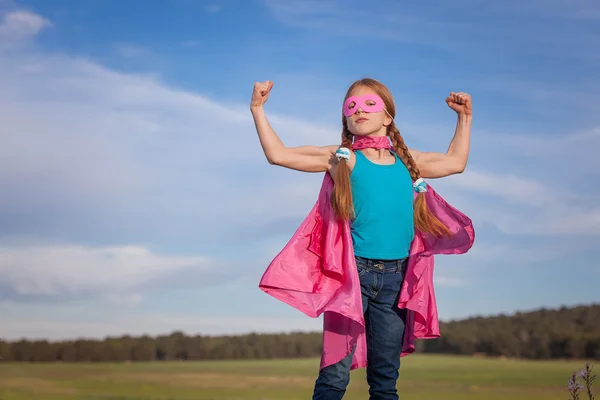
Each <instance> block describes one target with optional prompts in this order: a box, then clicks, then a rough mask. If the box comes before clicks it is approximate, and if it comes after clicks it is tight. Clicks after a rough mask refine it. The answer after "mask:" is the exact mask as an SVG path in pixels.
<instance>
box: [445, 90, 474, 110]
mask: <svg viewBox="0 0 600 400" xmlns="http://www.w3.org/2000/svg"><path fill="white" fill-rule="evenodd" d="M446 104H448V107H450V108H451V109H453V110H454V111H456V113H457V114H458V115H472V114H473V104H472V103H471V95H469V94H467V93H464V92H459V93H454V92H450V95H449V96H448V97H447V98H446Z"/></svg>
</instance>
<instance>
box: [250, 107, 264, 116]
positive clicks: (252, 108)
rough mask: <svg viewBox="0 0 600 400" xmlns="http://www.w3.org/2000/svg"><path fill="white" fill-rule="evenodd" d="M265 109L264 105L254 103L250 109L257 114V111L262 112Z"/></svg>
mask: <svg viewBox="0 0 600 400" xmlns="http://www.w3.org/2000/svg"><path fill="white" fill-rule="evenodd" d="M264 110H265V109H264V107H263V106H262V105H259V106H254V105H251V106H250V111H251V112H252V114H255V113H261V112H263V111H264Z"/></svg>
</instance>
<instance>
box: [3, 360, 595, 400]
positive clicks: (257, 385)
mask: <svg viewBox="0 0 600 400" xmlns="http://www.w3.org/2000/svg"><path fill="white" fill-rule="evenodd" d="M318 363H319V360H318V359H307V360H304V359H303V360H275V361H263V360H261V361H207V362H168V363H161V362H156V363H139V364H136V363H132V364H123V363H118V364H15V363H0V399H1V400H42V399H43V400H75V399H77V400H101V399H102V400H184V399H185V400H188V399H189V400H191V399H195V400H199V399H202V400H209V399H219V400H226V399H227V400H234V399H235V400H242V399H244V400H271V399H289V400H299V399H302V400H306V399H310V398H311V393H312V386H313V383H314V380H315V378H316V372H317V368H318ZM583 364H584V363H583V362H566V361H552V362H532V361H513V360H496V359H481V358H472V357H455V356H439V355H412V356H409V357H405V358H403V359H402V368H401V370H400V371H401V372H400V380H399V383H398V387H399V393H400V398H401V399H402V400H413V399H420V400H425V399H436V400H439V399H443V400H455V399H456V400H458V399H460V400H471V399H473V400H474V399H478V400H481V399H490V400H501V399H502V400H507V399H509V400H521V399H523V400H525V399H527V400H542V399H543V400H553V399H556V400H565V399H568V398H569V395H568V393H567V392H566V389H565V388H566V384H567V380H568V379H569V376H570V373H571V372H572V371H575V370H579V369H581V368H582V366H583ZM367 391H368V386H367V384H366V382H365V370H364V369H359V370H355V371H353V372H352V379H351V383H350V386H349V388H348V392H347V394H346V396H345V397H344V399H348V400H357V399H361V400H364V399H368V393H367Z"/></svg>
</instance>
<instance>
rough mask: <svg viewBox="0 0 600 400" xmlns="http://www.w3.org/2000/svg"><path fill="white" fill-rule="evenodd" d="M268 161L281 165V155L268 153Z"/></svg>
mask: <svg viewBox="0 0 600 400" xmlns="http://www.w3.org/2000/svg"><path fill="white" fill-rule="evenodd" d="M267 161H268V162H269V164H271V165H278V166H279V165H281V162H282V161H281V155H279V154H268V155H267Z"/></svg>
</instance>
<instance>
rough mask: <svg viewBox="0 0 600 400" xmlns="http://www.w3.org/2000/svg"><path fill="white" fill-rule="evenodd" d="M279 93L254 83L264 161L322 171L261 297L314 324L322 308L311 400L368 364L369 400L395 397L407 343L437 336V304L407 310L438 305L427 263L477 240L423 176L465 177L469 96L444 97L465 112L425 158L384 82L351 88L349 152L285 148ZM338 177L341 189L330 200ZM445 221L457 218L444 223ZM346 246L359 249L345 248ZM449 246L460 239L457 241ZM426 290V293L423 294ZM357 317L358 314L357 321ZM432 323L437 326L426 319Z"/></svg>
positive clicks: (341, 389)
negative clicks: (312, 201) (268, 109)
mask: <svg viewBox="0 0 600 400" xmlns="http://www.w3.org/2000/svg"><path fill="white" fill-rule="evenodd" d="M272 87H273V83H272V82H269V81H266V82H262V83H256V84H255V85H254V92H253V94H252V100H251V104H250V108H251V111H252V115H253V117H254V123H255V125H256V130H257V132H258V136H259V140H260V143H261V145H262V148H263V151H264V153H265V156H266V158H267V160H268V161H269V163H270V164H272V165H279V166H282V167H286V168H290V169H294V170H299V171H305V172H325V173H326V174H325V179H324V186H323V188H322V191H321V194H320V196H319V201H318V202H317V205H316V206H315V208H314V209H313V211H311V215H309V217H308V218H307V219H306V220H305V221H304V223H303V224H302V226H301V227H300V228H299V230H298V231H297V232H296V235H295V236H294V238H292V240H291V241H290V243H289V244H288V246H286V248H285V249H284V250H283V251H282V253H280V254H279V255H278V257H277V258H276V260H274V263H273V264H272V265H271V266H270V267H269V268H272V267H273V268H278V270H277V271H273V270H269V269H268V270H267V272H266V273H265V276H263V280H262V281H261V288H262V289H263V290H265V291H266V292H267V293H270V294H272V295H273V296H275V297H277V298H279V299H280V300H282V301H284V302H287V303H288V304H291V305H293V306H294V307H296V308H298V309H300V310H302V311H303V312H305V313H306V314H308V315H311V316H313V317H316V316H318V315H319V314H320V313H322V312H323V311H325V331H324V348H323V357H322V363H321V369H320V371H319V376H318V378H317V380H316V384H315V387H314V394H313V399H314V400H317V399H327V400H329V399H341V398H342V397H343V396H344V393H345V391H346V387H347V385H348V383H349V381H350V370H351V369H353V368H356V367H362V366H366V367H367V382H368V384H369V393H370V399H382V400H383V399H398V395H397V390H396V383H397V379H398V375H399V373H398V370H399V368H400V356H401V355H403V354H406V353H409V352H411V351H412V350H411V349H410V346H411V345H412V342H410V343H409V341H410V340H412V337H411V338H410V339H407V335H406V334H407V332H406V331H408V330H409V329H408V328H410V332H411V333H412V332H413V331H419V332H424V330H426V331H427V332H428V333H421V335H420V337H436V336H439V332H437V331H436V328H437V312H436V310H435V304H433V306H432V305H431V304H429V303H428V307H429V309H427V310H425V311H422V310H419V306H418V305H412V304H413V303H414V302H413V303H411V301H413V300H415V298H416V297H424V298H425V300H423V298H419V299H418V303H419V304H422V303H424V302H428V301H429V300H428V298H433V299H434V296H433V290H432V289H429V287H428V285H429V283H430V282H429V281H428V280H427V279H429V280H431V277H432V275H433V272H432V265H429V264H424V262H427V260H429V256H430V255H431V254H433V253H436V252H437V253H438V254H439V253H444V254H449V253H454V254H458V253H463V252H465V251H467V249H468V248H470V247H471V245H472V243H473V238H474V236H473V231H472V226H471V224H470V220H468V218H467V217H466V216H464V215H463V214H461V213H460V212H458V211H457V210H456V209H454V208H452V207H451V206H449V205H448V204H447V203H445V202H444V201H443V200H441V198H440V197H439V196H437V195H436V194H435V193H433V191H432V189H431V188H429V187H428V185H427V184H426V183H425V182H424V181H423V179H422V178H440V177H445V176H449V175H452V174H458V173H461V172H462V171H463V170H464V169H465V166H466V164H467V158H468V154H469V136H470V127H471V118H472V107H471V98H470V96H469V95H468V94H466V93H450V95H449V96H448V98H446V103H447V104H448V106H449V107H450V108H451V109H452V110H454V111H455V112H456V113H457V115H458V120H457V124H456V132H455V134H454V138H453V139H452V141H451V143H450V146H449V148H448V151H447V152H446V154H442V153H433V152H420V151H417V150H413V149H409V148H408V147H407V146H406V144H405V143H404V140H403V138H402V136H401V135H400V132H399V131H398V128H397V127H396V125H395V123H394V116H395V105H394V101H393V98H392V95H391V93H390V92H389V90H388V89H387V88H386V87H385V86H384V85H382V84H381V83H379V82H378V81H376V80H373V79H362V80H359V81H356V82H354V83H353V84H352V85H351V86H350V88H349V89H348V91H347V93H346V96H345V98H344V103H343V109H342V114H343V115H342V126H343V130H342V144H341V146H339V145H331V146H325V147H316V146H301V147H294V148H291V147H286V146H284V144H283V143H282V142H281V140H280V139H279V138H278V137H277V135H276V133H275V132H274V131H273V129H272V128H271V126H270V124H269V122H268V121H267V118H266V116H265V112H264V108H263V106H264V104H265V102H266V101H267V99H268V96H269V93H270V91H271V89H272ZM390 142H391V143H390ZM327 175H329V176H327ZM330 178H333V183H334V184H333V185H331V186H332V187H331V188H330V190H328V191H327V190H325V189H326V188H327V183H328V182H330V181H331V179H330ZM428 191H429V193H428ZM426 195H427V196H430V197H426ZM435 196H437V197H435ZM428 204H430V205H433V207H434V209H435V211H432V210H434V209H430V206H429V205H428ZM328 210H331V214H332V216H331V217H329V211H328ZM445 213H446V214H452V215H451V217H449V218H446V217H445V216H444V215H445ZM440 219H444V221H445V223H442V221H440ZM336 221H337V222H336ZM336 224H337V225H336ZM346 229H347V232H346ZM415 233H417V235H415ZM344 235H346V236H344ZM345 237H348V238H351V241H350V240H347V241H346V242H348V243H349V244H348V245H346V246H345V247H344V243H345V242H344V238H345ZM448 237H455V238H459V239H458V240H455V241H454V242H452V241H449V240H448V239H446V238H448ZM340 243H341V244H340ZM457 243H458V244H457ZM418 252H420V253H418ZM413 255H418V256H419V257H417V256H414V257H413ZM282 259H285V261H282ZM424 260H425V261H424ZM409 261H410V262H409ZM419 263H421V264H419ZM275 264H276V265H275ZM284 264H285V265H284ZM340 264H343V265H340ZM431 264H432V263H431ZM350 266H351V267H350ZM354 267H355V268H354ZM416 270H418V271H420V272H418V273H415V271H416ZM423 271H427V272H425V273H424V272H423ZM284 275H285V277H284V278H282V276H284ZM407 277H408V278H407ZM409 278H410V279H409ZM282 279H284V280H285V282H282ZM423 287H426V288H427V290H428V291H427V292H423V289H422V288H423ZM419 290H421V292H419ZM417 292H419V293H420V294H418V295H415V293H417ZM423 293H425V296H423V295H422V294H423ZM357 296H358V299H357ZM403 296H404V300H403ZM411 296H412V297H411ZM355 299H357V300H356V303H358V304H357V305H356V306H354V304H353V302H354V300H355ZM407 299H408V300H407ZM415 301H416V300H415ZM433 303H435V302H434V301H433ZM415 304H416V303H415ZM400 305H403V307H400ZM353 307H354V308H353ZM432 307H433V308H432ZM351 309H353V310H354V311H349V310H351ZM356 310H360V311H361V315H359V316H357V315H355V314H356V313H357V311H356ZM328 311H333V313H328ZM414 311H416V312H414ZM334 314H335V315H334ZM425 314H426V315H429V317H419V316H421V315H425ZM363 317H364V318H363ZM342 318H346V319H345V320H343V321H342ZM357 324H358V325H357ZM418 324H420V325H418ZM432 325H433V328H432ZM356 327H358V328H356ZM415 327H417V328H415ZM422 328H427V329H422ZM361 329H362V331H361V333H356V332H358V331H360V330H361ZM361 335H362V336H364V339H363V340H364V341H365V342H366V354H365V355H362V354H357V353H359V352H362V351H363V350H362V349H361V346H360V343H361V342H360V338H361V337H362V336H361ZM413 336H416V335H414V334H413ZM357 338H358V339H357ZM334 341H335V342H336V343H338V344H339V346H338V348H344V349H346V345H348V347H349V350H344V352H343V353H340V352H339V351H337V350H336V347H335V345H334V346H332V345H331V344H332V343H334ZM407 343H408V344H407ZM340 346H341V347H340ZM413 348H414V346H413ZM407 349H408V350H407ZM361 357H362V358H361ZM353 360H354V362H353ZM366 360H368V362H366Z"/></svg>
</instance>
